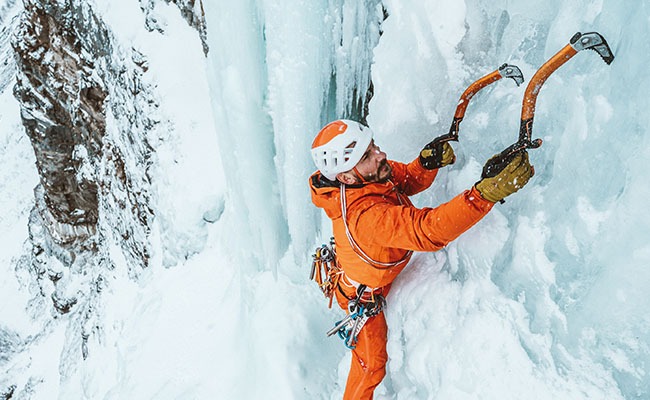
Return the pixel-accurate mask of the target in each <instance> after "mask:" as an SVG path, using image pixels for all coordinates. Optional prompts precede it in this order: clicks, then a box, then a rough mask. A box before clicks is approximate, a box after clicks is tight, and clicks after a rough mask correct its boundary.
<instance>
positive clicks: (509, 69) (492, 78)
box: [433, 64, 524, 143]
mask: <svg viewBox="0 0 650 400" xmlns="http://www.w3.org/2000/svg"><path fill="white" fill-rule="evenodd" d="M501 78H512V80H514V81H515V83H516V84H517V86H519V85H521V84H522V83H523V82H524V75H523V74H522V73H521V70H520V69H519V67H517V66H516V65H510V64H503V65H501V66H500V67H499V68H498V69H496V70H494V71H492V72H490V73H489V74H487V75H485V76H484V77H482V78H479V79H478V80H476V81H475V82H473V83H472V84H471V85H469V86H468V87H467V89H465V91H464V92H463V94H462V95H461V96H460V100H458V105H457V106H456V112H455V113H454V120H453V122H452V123H451V128H449V133H446V134H444V135H441V136H438V137H437V138H435V139H434V140H433V143H444V142H450V141H454V142H457V141H458V131H459V130H460V122H461V121H462V120H463V118H464V117H465V110H467V106H468V105H469V101H470V100H471V99H472V97H474V95H475V94H476V93H477V92H478V91H479V90H481V89H483V88H484V87H486V86H488V85H491V84H492V83H494V82H496V81H498V80H500V79H501Z"/></svg>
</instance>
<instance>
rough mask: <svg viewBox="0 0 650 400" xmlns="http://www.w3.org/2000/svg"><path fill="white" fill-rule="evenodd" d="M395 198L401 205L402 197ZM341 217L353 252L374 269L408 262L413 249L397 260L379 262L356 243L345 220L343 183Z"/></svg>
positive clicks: (343, 185) (345, 203)
mask: <svg viewBox="0 0 650 400" xmlns="http://www.w3.org/2000/svg"><path fill="white" fill-rule="evenodd" d="M397 198H398V199H399V202H400V205H402V204H403V203H402V198H401V197H400V196H399V195H398V196H397ZM341 214H342V216H341V218H342V219H343V225H344V226H345V235H346V236H347V237H348V240H349V241H350V245H351V246H352V250H354V252H355V254H356V255H357V256H359V258H361V260H362V261H363V262H365V263H366V264H369V265H370V266H371V267H373V268H375V269H387V268H393V267H396V266H398V265H401V264H403V263H406V262H408V261H409V260H410V259H411V256H412V255H413V251H412V250H409V251H407V252H406V254H404V256H403V257H402V258H400V259H399V260H397V261H393V262H380V261H376V260H374V259H373V258H372V257H370V256H369V255H367V254H366V253H365V252H364V251H363V250H362V249H361V247H360V246H359V245H358V244H357V242H356V241H355V240H354V238H353V237H352V233H351V232H350V228H349V227H348V220H347V199H346V196H345V183H341Z"/></svg>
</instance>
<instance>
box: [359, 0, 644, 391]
mask: <svg viewBox="0 0 650 400" xmlns="http://www.w3.org/2000/svg"><path fill="white" fill-rule="evenodd" d="M385 5H386V7H387V8H388V11H389V13H390V15H391V16H390V17H389V18H388V19H387V20H386V22H385V24H384V29H385V31H384V35H383V37H382V39H381V40H380V43H379V45H378V47H377V50H376V52H375V62H376V64H375V65H374V66H373V80H374V82H375V97H374V99H373V101H372V102H371V104H370V117H369V122H370V124H371V126H373V127H374V129H375V130H376V131H379V133H378V136H380V138H381V140H382V142H383V143H384V148H386V149H387V150H389V151H390V153H392V154H397V155H398V157H402V155H403V157H404V158H407V157H409V154H413V150H414V149H412V145H411V143H418V142H419V143H426V141H427V140H428V139H429V138H431V137H434V136H436V135H438V134H440V133H444V132H446V131H447V129H448V127H449V124H450V123H451V116H452V113H453V109H454V107H455V105H456V104H455V101H456V99H457V98H458V96H459V95H460V93H462V91H463V89H464V87H466V85H467V84H469V82H471V81H472V80H474V79H476V78H478V77H480V76H482V75H484V74H485V73H487V72H490V71H491V70H493V69H495V67H496V66H498V65H500V64H501V63H502V62H509V63H513V64H516V65H518V66H520V67H521V69H522V71H523V72H524V75H525V76H526V78H528V79H529V78H530V77H531V76H532V75H533V73H534V72H535V71H536V69H537V68H538V67H539V66H540V65H541V64H542V63H543V61H544V60H545V59H547V58H549V57H550V56H552V55H553V54H554V53H555V52H556V51H558V50H559V49H560V48H561V47H563V46H564V45H565V44H566V43H568V40H569V38H570V37H571V36H572V35H573V33H575V32H576V31H582V32H588V31H594V30H595V31H599V32H601V33H602V34H603V35H604V36H605V37H606V38H607V40H608V41H609V43H610V45H611V47H612V49H613V50H614V52H615V53H616V57H617V59H616V60H615V62H614V64H612V65H611V66H607V65H605V64H604V63H603V62H602V61H601V60H600V58H599V57H598V56H597V55H596V54H595V53H593V52H584V54H583V53H580V54H578V55H577V56H576V57H575V58H574V59H572V60H571V61H570V62H569V63H567V64H566V65H565V66H563V67H562V68H561V69H560V70H558V71H557V72H556V73H555V74H554V75H553V76H552V77H551V78H550V79H549V80H548V81H547V82H546V84H545V86H544V87H543V89H542V90H541V92H540V95H539V98H538V102H537V112H536V118H535V127H534V136H535V137H541V138H542V139H544V145H543V146H542V147H541V148H540V149H538V150H533V151H531V152H530V156H531V161H532V162H533V164H534V165H535V167H536V176H535V178H534V179H533V180H532V181H531V183H530V184H529V185H528V186H527V187H526V188H525V189H524V190H523V191H522V192H521V193H518V194H516V195H514V196H512V198H510V199H508V200H507V202H506V203H505V204H504V205H499V206H497V208H496V210H495V211H493V212H492V213H491V215H490V216H489V217H488V218H486V220H485V221H483V222H482V223H480V224H479V225H478V226H477V227H475V228H474V229H473V230H472V231H471V232H469V233H468V234H466V235H464V236H463V237H462V238H461V239H460V240H458V241H457V242H456V243H455V244H453V245H451V246H449V248H448V249H447V250H446V251H444V252H442V253H440V254H438V255H435V256H423V259H418V260H417V261H416V262H415V263H414V264H415V265H414V268H413V269H412V270H411V271H409V272H407V273H406V274H405V275H404V276H403V277H402V278H403V279H402V280H400V281H399V284H398V285H397V290H395V292H394V294H393V296H392V298H391V299H389V301H390V302H391V303H392V306H393V307H394V308H392V311H393V314H392V315H391V311H389V312H388V316H389V320H390V324H391V332H392V333H391V341H392V343H393V344H392V345H391V349H390V350H389V353H390V354H391V357H392V358H393V360H396V361H395V362H392V363H391V364H390V370H391V375H392V376H393V379H392V382H391V381H390V380H389V381H388V382H387V385H389V386H391V390H394V391H395V392H397V393H401V397H400V396H398V398H429V397H430V396H434V397H435V396H438V397H442V398H447V397H450V398H496V397H499V398H522V397H530V396H531V392H533V393H535V396H536V397H535V398H584V397H586V398H636V397H637V396H641V397H643V396H647V395H648V392H649V390H650V388H649V379H648V377H647V370H646V367H645V366H646V365H647V364H648V361H649V360H650V358H649V357H650V354H649V348H648V343H649V342H650V336H649V332H650V327H649V325H648V318H647V317H646V316H645V314H646V313H645V312H644V308H645V305H644V304H645V301H644V296H643V295H642V292H643V288H645V287H647V284H648V280H649V279H650V274H648V272H647V271H645V266H647V265H648V261H649V257H648V247H647V246H648V245H647V243H648V239H649V235H648V230H647V228H644V227H645V226H647V223H648V213H647V212H646V211H645V207H644V205H643V202H642V200H640V199H641V198H643V197H645V196H647V194H648V189H647V185H645V184H644V183H643V182H644V181H645V177H644V174H643V172H642V170H643V168H642V166H641V164H642V163H643V162H644V161H643V160H644V159H646V157H647V156H648V135H647V128H645V126H646V125H647V119H648V116H647V113H645V112H643V111H641V110H645V109H646V108H647V102H648V100H647V96H646V95H645V92H646V91H647V88H648V78H647V74H646V73H645V72H644V71H645V70H647V64H648V61H649V60H648V51H647V49H648V44H647V42H646V41H645V40H644V36H645V33H647V31H648V23H647V21H648V12H649V11H650V10H648V7H647V4H646V3H644V2H641V1H638V2H633V3H630V4H626V5H625V6H622V5H620V4H619V3H616V2H613V1H612V2H608V1H601V2H586V1H585V2H574V3H571V4H565V3H562V2H545V3H544V4H531V3H526V4H524V3H514V4H513V3H511V2H496V3H493V2H490V3H489V4H488V2H481V1H466V2H465V3H464V4H461V5H453V6H451V5H448V4H447V3H444V2H428V3H427V4H418V3H417V2H392V1H386V2H385ZM409 28H411V29H409ZM393 60H400V61H399V63H398V62H394V61H393ZM405 66H408V67H405ZM403 68H409V71H410V72H411V73H410V74H402V75H399V79H392V77H395V76H398V71H399V70H400V69H403ZM522 95H523V88H519V89H517V88H516V87H514V84H512V82H505V81H504V82H499V83H498V84H496V85H495V86H493V87H491V88H489V89H486V90H485V92H481V93H479V95H477V96H476V97H475V98H474V99H473V100H472V103H471V104H470V106H469V108H468V111H467V115H466V118H465V120H464V121H463V123H462V124H461V134H460V137H461V140H460V142H459V143H458V144H456V145H455V149H456V153H457V154H458V156H459V159H458V162H457V164H456V165H455V166H453V167H452V168H450V169H449V171H448V172H446V173H444V174H443V175H442V176H441V177H440V178H439V183H438V184H439V185H440V184H442V188H441V189H442V192H441V189H440V188H439V189H438V191H437V192H436V191H435V190H434V193H435V194H425V195H423V196H422V197H421V198H420V199H419V201H420V202H419V204H420V205H430V204H436V202H438V201H444V200H445V199H448V198H450V197H451V196H453V195H454V194H456V193H457V192H458V191H460V190H462V189H464V188H468V187H470V185H472V184H473V183H474V182H475V181H476V180H477V178H478V176H479V173H480V166H481V165H482V164H483V163H484V162H485V160H486V159H487V158H488V157H489V156H490V155H491V154H494V153H496V152H497V151H500V150H501V149H503V148H504V147H505V146H507V145H508V144H510V143H512V142H514V141H515V139H516V136H517V129H518V120H519V115H520V110H521V96H522ZM432 264H433V265H437V266H438V267H433V271H432V270H431V268H432ZM439 268H442V270H441V272H439V273H438V272H436V271H437V270H438V269H439ZM431 280H433V282H431ZM413 293H417V294H416V295H414V294H413ZM429 293H435V294H431V295H429ZM425 299H426V300H425ZM416 321H417V322H416ZM425 364H426V367H425V366H424V365H425ZM499 385H501V386H499ZM499 387H502V388H507V389H499ZM531 388H534V389H532V390H531ZM411 396H412V397H411Z"/></svg>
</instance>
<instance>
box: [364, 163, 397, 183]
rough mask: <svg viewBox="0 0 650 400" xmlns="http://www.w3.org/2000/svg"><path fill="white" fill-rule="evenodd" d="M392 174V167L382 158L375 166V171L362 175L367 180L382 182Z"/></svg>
mask: <svg viewBox="0 0 650 400" xmlns="http://www.w3.org/2000/svg"><path fill="white" fill-rule="evenodd" d="M392 176H393V168H392V167H391V166H390V164H388V161H387V160H383V161H382V162H381V163H380V164H379V166H378V167H377V171H375V172H373V173H370V174H368V176H364V177H363V178H364V179H365V180H366V181H367V182H373V183H384V182H387V181H388V180H389V179H390V178H391V177H392Z"/></svg>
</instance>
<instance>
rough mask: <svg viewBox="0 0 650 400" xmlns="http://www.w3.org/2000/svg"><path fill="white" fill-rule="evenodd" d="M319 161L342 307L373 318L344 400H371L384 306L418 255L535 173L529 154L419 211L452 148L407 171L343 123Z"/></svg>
mask: <svg viewBox="0 0 650 400" xmlns="http://www.w3.org/2000/svg"><path fill="white" fill-rule="evenodd" d="M312 157H313V159H314V162H315V164H316V166H317V167H318V169H319V171H317V172H316V173H314V174H313V175H312V176H311V177H310V182H309V183H310V187H311V195H312V201H313V203H314V204H315V205H316V206H317V207H320V208H322V209H323V210H324V211H325V212H326V213H327V215H328V217H329V218H330V219H331V220H332V224H333V231H334V240H335V246H336V260H337V261H336V268H337V269H340V271H339V273H338V274H337V282H336V283H337V286H338V287H337V288H336V289H335V291H334V292H335V295H336V299H337V301H338V303H339V305H340V306H341V308H343V309H344V310H346V311H348V312H353V311H354V310H358V309H359V308H358V307H357V303H360V304H362V305H364V306H365V309H366V310H368V309H370V310H374V312H373V313H371V314H367V315H370V316H369V317H367V319H365V320H364V323H363V325H361V329H360V331H358V334H357V333H356V332H355V333H353V334H352V335H353V336H355V337H352V338H351V340H350V344H352V345H351V346H349V347H351V348H352V347H353V350H352V364H351V367H350V373H349V376H348V380H347V384H346V388H345V393H344V396H343V399H344V400H363V399H372V397H373V392H374V389H375V387H376V386H377V385H378V384H379V383H380V382H381V380H382V379H383V378H384V376H385V374H386V372H385V366H386V362H387V359H388V356H387V353H386V339H387V328H386V320H385V318H384V315H383V313H382V312H381V308H382V305H383V298H385V297H386V295H387V294H388V292H389V290H390V285H391V283H392V282H393V280H394V279H395V278H396V277H397V275H398V274H399V273H400V272H401V271H402V270H403V269H404V267H405V266H406V265H407V263H408V261H409V259H410V257H411V254H412V252H413V251H436V250H440V249H441V248H443V247H444V246H446V245H447V244H448V243H449V242H451V241H452V240H454V239H456V238H457V237H458V236H459V235H460V234H461V233H463V232H465V231H466V230H468V229H469V228H470V227H471V226H473V225H474V224H475V223H476V222H478V221H479V220H480V219H481V218H483V217H484V216H485V215H486V214H487V213H488V212H489V211H490V210H491V209H492V207H493V206H494V204H495V203H496V202H497V201H501V200H502V199H503V198H504V197H506V196H508V195H510V194H512V193H514V192H516V191H517V190H518V189H520V188H521V187H523V186H524V185H525V184H526V183H527V182H528V180H529V179H530V177H531V176H532V175H533V173H534V170H533V168H532V166H531V165H530V163H529V161H528V154H527V153H526V152H521V153H518V154H517V155H516V156H514V158H513V159H512V160H511V161H510V162H509V163H507V164H506V165H505V166H503V167H502V170H501V171H500V172H499V173H498V174H496V176H494V177H491V178H487V177H485V178H483V179H481V180H480V181H479V182H477V183H476V184H475V185H474V186H473V187H472V188H471V189H470V190H467V191H465V192H463V193H461V194H459V195H458V196H456V197H455V198H454V199H452V200H451V201H449V202H448V203H445V204H442V205H440V206H438V207H436V208H423V209H418V208H416V207H414V206H413V204H412V203H411V201H410V200H409V198H408V196H411V195H414V194H416V193H419V192H421V191H423V190H424V189H426V188H428V187H429V186H430V185H431V184H432V183H433V180H434V178H435V177H436V174H437V172H438V169H439V168H441V167H444V166H446V165H449V164H452V163H453V162H454V161H455V155H454V151H453V149H452V147H451V145H449V143H448V142H445V143H442V144H441V143H437V142H435V141H434V142H431V143H429V144H428V145H427V146H425V148H424V149H423V150H422V151H421V152H420V155H419V157H418V158H416V159H415V160H414V161H412V162H411V163H409V164H403V163H399V162H395V161H392V160H388V159H387V158H386V153H384V152H382V151H381V149H380V148H379V146H377V145H376V144H375V142H374V140H373V134H372V131H371V130H370V128H368V127H366V126H364V125H362V124H360V123H358V122H355V121H350V120H337V121H334V122H332V123H330V124H328V125H327V126H325V127H324V128H323V129H322V130H321V131H320V132H319V133H318V135H317V136H316V138H315V140H314V142H313V144H312ZM488 162H489V161H488ZM379 299H382V300H381V301H380V300H379ZM351 302H352V305H351V306H350V303H351ZM349 306H350V307H349ZM352 315H354V314H352ZM347 343H348V342H346V344H347Z"/></svg>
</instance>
